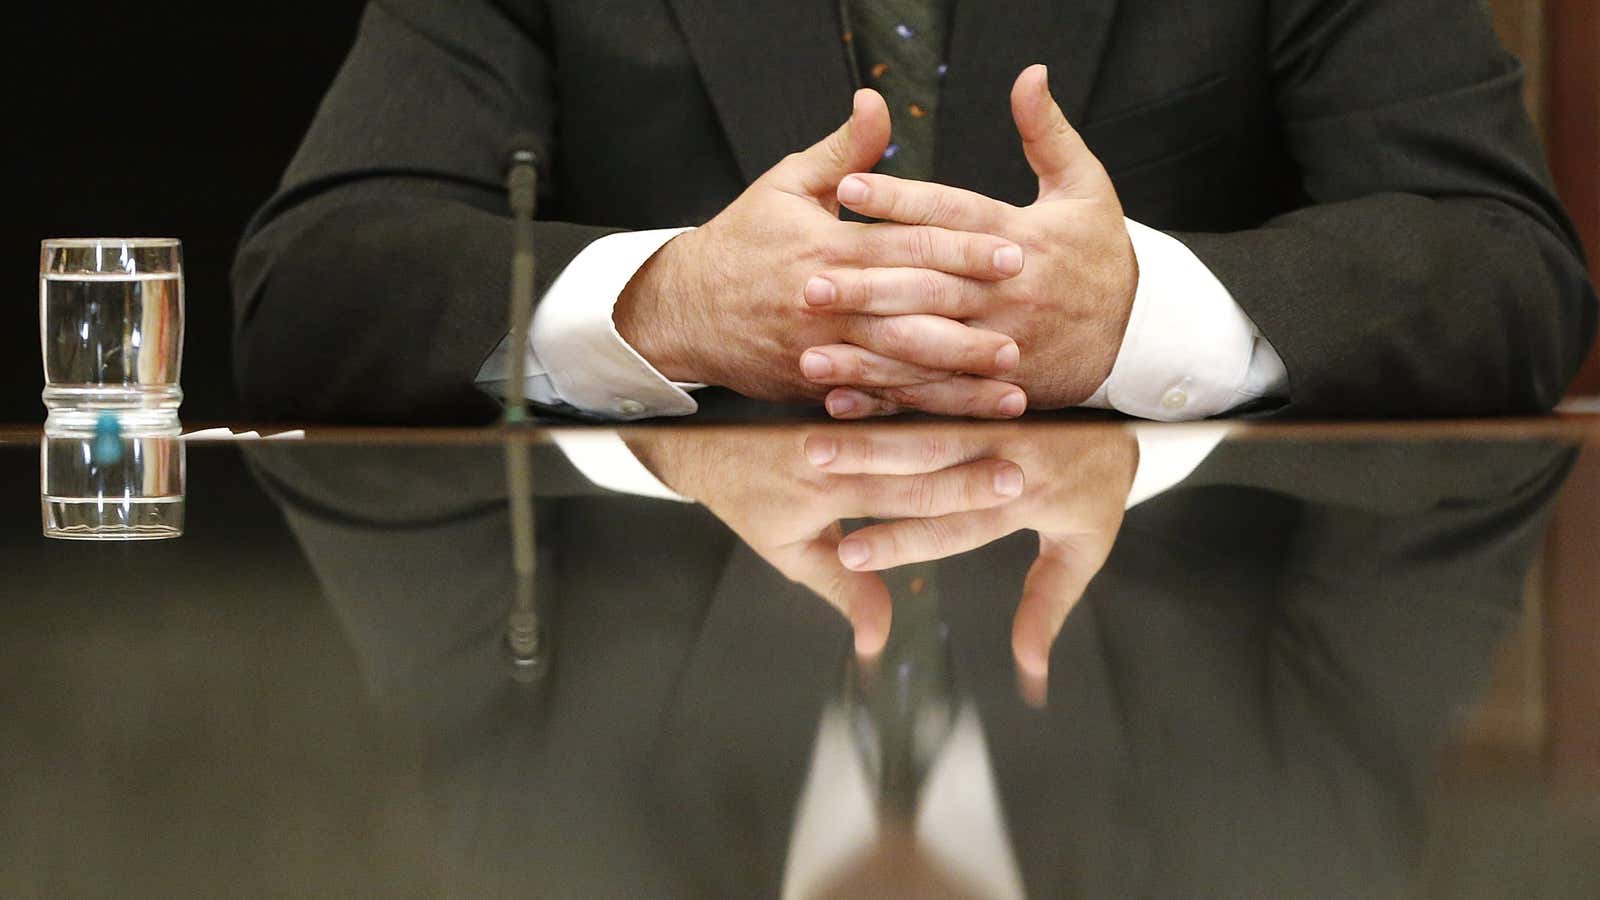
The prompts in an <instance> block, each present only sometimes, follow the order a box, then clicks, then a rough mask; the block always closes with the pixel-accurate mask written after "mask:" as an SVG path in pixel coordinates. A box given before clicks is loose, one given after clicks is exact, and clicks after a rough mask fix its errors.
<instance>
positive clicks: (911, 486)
mask: <svg viewBox="0 0 1600 900" xmlns="http://www.w3.org/2000/svg"><path fill="white" fill-rule="evenodd" d="M905 502H906V509H907V510H909V511H910V515H915V516H926V515H931V514H932V513H933V510H934V508H935V507H936V506H937V505H938V488H937V487H936V486H935V484H934V481H933V479H932V478H929V477H926V476H918V477H916V478H912V479H910V480H909V483H908V484H907V485H906V496H905Z"/></svg>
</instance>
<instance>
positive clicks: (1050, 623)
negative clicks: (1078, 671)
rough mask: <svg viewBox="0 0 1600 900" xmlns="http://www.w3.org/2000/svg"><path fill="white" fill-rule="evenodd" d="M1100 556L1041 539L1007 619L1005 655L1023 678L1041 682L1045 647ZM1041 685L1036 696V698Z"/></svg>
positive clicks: (1045, 673)
mask: <svg viewBox="0 0 1600 900" xmlns="http://www.w3.org/2000/svg"><path fill="white" fill-rule="evenodd" d="M1104 563H1105V555H1104V554H1100V553H1085V552H1082V551H1079V550H1076V549H1074V548H1071V547H1064V546H1052V545H1051V542H1050V541H1049V540H1047V539H1041V540H1040V545H1039V558H1038V559H1036V560H1034V563H1033V566H1032V567H1030V568H1029V569H1028V577H1027V579H1026V580H1024V581H1023V584H1022V602H1020V603H1018V604H1017V613H1016V617H1015V619H1013V620H1012V623H1011V653H1012V655H1013V656H1014V657H1015V658H1016V663H1017V671H1018V673H1019V674H1020V675H1021V676H1022V677H1023V678H1024V679H1025V680H1027V681H1030V682H1034V683H1037V684H1039V685H1042V684H1044V683H1045V682H1046V679H1047V678H1048V676H1049V674H1050V648H1051V647H1052V646H1053V645H1054V644H1055V641H1056V635H1058V634H1060V633H1061V626H1062V625H1063V624H1064V623H1065V622H1066V621H1067V614H1068V613H1070V612H1072V608H1073V607H1074V606H1077V605H1078V601H1079V600H1081V599H1082V598H1083V592H1084V590H1086V589H1087V588H1088V586H1089V582H1090V581H1091V580H1092V579H1093V578H1094V576H1095V573H1097V572H1099V571H1100V567H1101V566H1102V565H1104ZM1042 693H1043V692H1042V688H1041V690H1040V694H1041V696H1042Z"/></svg>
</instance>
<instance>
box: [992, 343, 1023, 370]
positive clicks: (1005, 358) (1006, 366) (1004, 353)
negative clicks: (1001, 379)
mask: <svg viewBox="0 0 1600 900" xmlns="http://www.w3.org/2000/svg"><path fill="white" fill-rule="evenodd" d="M1019 362H1022V351H1021V350H1018V349H1017V345H1016V344H1007V345H1005V346H1004V347H1001V348H1000V350H999V351H998V352H996V353H995V355H994V367H995V368H996V369H999V370H1000V371H1002V372H1009V371H1011V370H1012V369H1015V368H1016V367H1017V363H1019Z"/></svg>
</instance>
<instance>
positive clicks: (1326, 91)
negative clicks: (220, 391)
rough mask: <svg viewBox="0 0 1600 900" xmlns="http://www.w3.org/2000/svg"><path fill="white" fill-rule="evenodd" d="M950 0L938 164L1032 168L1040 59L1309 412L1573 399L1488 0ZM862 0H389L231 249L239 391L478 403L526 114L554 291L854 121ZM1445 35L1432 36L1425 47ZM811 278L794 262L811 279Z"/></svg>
mask: <svg viewBox="0 0 1600 900" xmlns="http://www.w3.org/2000/svg"><path fill="white" fill-rule="evenodd" d="M992 7H993V4H992V3H990V2H987V0H955V2H954V4H953V8H954V12H953V15H952V21H951V27H950V32H949V33H950V52H949V64H950V68H949V72H948V75H947V76H946V77H945V78H944V79H943V81H942V82H941V84H940V101H939V112H938V115H939V120H938V121H939V123H940V127H939V129H938V135H937V140H936V144H935V151H936V157H935V159H934V176H935V180H937V181H940V182H944V183H948V184H954V185H957V186H959V187H964V188H970V189H972V190H976V191H979V192H981V193H984V194H986V195H988V196H991V197H996V198H998V199H1001V200H1004V201H1006V202H1010V203H1017V204H1025V203H1029V202H1031V201H1032V200H1033V198H1034V196H1035V194H1036V189H1037V180H1036V178H1035V176H1034V175H1033V173H1032V172H1031V171H1030V170H1029V169H1028V166H1027V163H1026V162H1025V160H1024V158H1023V156H1022V153H1021V152H1020V150H1019V147H1018V138H1017V134H1016V130H1015V127H1014V126H1013V124H1012V122H1011V118H1010V104H1009V102H1008V99H1007V94H1008V91H1009V89H1010V86H1011V83H1012V80H1013V79H1014V78H1015V77H1016V75H1017V73H1018V72H1020V71H1021V70H1022V69H1023V67H1024V66H1027V65H1029V64H1031V63H1046V64H1048V65H1049V67H1050V74H1051V84H1052V86H1053V89H1054V91H1055V92H1056V94H1057V96H1058V97H1059V99H1060V100H1061V103H1062V106H1063V108H1064V110H1065V112H1066V114H1067V115H1068V117H1069V118H1070V119H1071V120H1072V121H1073V122H1074V123H1077V124H1079V125H1081V126H1082V133H1083V137H1084V140H1085V141H1086V142H1087V144H1088V146H1089V147H1090V149H1092V150H1093V151H1094V152H1095V153H1096V154H1097V155H1098V156H1099V158H1100V159H1101V161H1102V162H1104V163H1105V165H1106V168H1107V170H1108V171H1109V172H1110V173H1111V177H1112V180H1113V182H1114V183H1115V185H1116V188H1117V191H1118V194H1119V196H1120V197H1121V200H1122V204H1123V206H1124V208H1125V209H1126V211H1127V214H1128V215H1129V216H1130V217H1131V218H1133V219H1135V220H1138V221H1140V222H1142V223H1144V224H1146V225H1149V226H1151V227H1153V228H1158V229H1162V230H1169V231H1174V232H1178V233H1179V237H1180V238H1181V240H1183V242H1184V243H1185V244H1187V245H1188V246H1189V247H1190V249H1192V250H1193V251H1194V253H1195V255H1196V256H1197V257H1198V258H1199V259H1200V260H1201V261H1202V262H1203V263H1205V265H1206V266H1207V267H1209V268H1210V269H1211V270H1212V271H1213V272H1215V273H1216V274H1217V276H1218V278H1219V279H1220V280H1221V281H1222V283H1223V284H1224V285H1225V286H1226V287H1227V288H1228V290H1229V291H1230V293H1231V294H1232V295H1233V296H1234V298H1235V299H1236V300H1237V301H1238V302H1239V305H1240V306H1241V307H1242V308H1243V309H1244V311H1245V312H1246V313H1247V314H1248V315H1249V317H1250V319H1251V321H1253V322H1254V323H1255V324H1256V325H1257V326H1258V327H1259V328H1260V330H1261V332H1262V334H1263V335H1264V336H1265V337H1266V338H1267V340H1268V341H1269V342H1270V343H1271V344H1272V346H1273V347H1274V348H1275V349H1276V350H1277V351H1278V352H1279V354H1280V355H1281V356H1282V358H1283V361H1284V362H1285V363H1286V364H1287V366H1288V370H1289V374H1290V378H1291V397H1292V402H1293V406H1294V409H1295V411H1297V412H1300V413H1302V414H1323V415H1326V414H1344V415H1349V414H1352V413H1387V414H1394V413H1416V412H1429V413H1461V412H1477V413H1488V412H1494V411H1501V410H1508V409H1529V408H1531V407H1535V406H1545V407H1548V406H1549V405H1550V404H1553V403H1554V402H1555V400H1556V399H1558V398H1559V397H1560V395H1561V393H1562V391H1563V390H1564V388H1565V384H1566V381H1567V379H1568V378H1569V377H1570V375H1571V373H1572V372H1573V371H1574V370H1575V369H1576V367H1577V365H1578V363H1579V361H1580V360H1581V358H1582V356H1583V353H1584V350H1585V348H1586V347H1587V346H1588V343H1589V338H1590V336H1591V334H1592V331H1593V316H1594V313H1593V309H1592V304H1593V294H1592V291H1591V290H1590V288H1589V287H1588V285H1587V282H1586V277H1585V275H1584V271H1583V265H1582V262H1581V260H1580V259H1579V254H1578V252H1577V250H1576V249H1575V248H1576V246H1577V244H1576V240H1575V238H1574V236H1573V234H1572V232H1571V226H1570V225H1569V224H1568V223H1567V221H1566V218H1565V216H1564V214H1563V213H1562V212H1561V210H1560V206H1559V204H1558V202H1557V201H1556V199H1555V196H1554V194H1553V192H1552V191H1551V189H1550V187H1549V185H1548V176H1547V175H1546V174H1545V172H1544V164H1543V161H1542V157H1541V154H1540V152H1539V148H1538V145H1537V142H1536V140H1535V139H1534V136H1533V133H1532V129H1531V128H1530V126H1529V124H1528V122H1527V117H1526V115H1525V114H1524V112H1523V110H1522V106H1521V95H1520V91H1519V87H1520V81H1521V79H1520V73H1519V72H1518V70H1517V68H1516V65H1515V63H1514V61H1513V60H1512V59H1511V58H1510V56H1509V55H1508V54H1506V53H1505V51H1504V50H1503V49H1502V48H1501V47H1500V45H1499V44H1498V43H1497V42H1496V40H1495V38H1494V35H1493V33H1492V31H1491V29H1490V27H1489V22H1488V19H1487V17H1486V16H1485V15H1484V12H1483V10H1482V9H1481V8H1478V7H1479V4H1478V3H1476V2H1473V0H1405V2H1403V3H1399V2H1397V3H1348V2H1347V3H1332V2H1327V0H1271V2H1268V0H1026V2H1011V3H1007V4H1005V7H1004V13H1003V14H996V13H995V12H994V11H993V10H992ZM837 9H838V0H739V2H728V0H602V2H596V0H545V2H541V3H510V2H505V0H454V2H451V3H438V2H432V0H377V2H374V3H372V4H371V5H370V6H369V8H368V11H367V13H366V15H365V17H364V18H363V20H362V26H361V32H360V35H359V36H358V38H357V41H356V46H355V48H354V49H353V50H352V52H351V56H350V58H349V60H348V61H347V62H346V64H345V66H344V68H343V70H342V71H341V73H340V75H339V77H338V79H337V80H336V82H335V83H334V85H333V87H332V88H331V89H330V91H329V94H328V97H327V99H326V100H325V101H324V103H323V105H322V108H321V110H320V111H319V113H318V115H317V118H316V121H315V122H314V123H313V124H312V127H311V130H310V133H309V134H308V135H307V137H306V139H305V142H304V144H303V145H302V146H301V149H300V152H299V153H298V154H297V156H296V158H295V160H294V162H293V164H291V166H290V167H289V171H288V172H287V173H286V174H285V176H284V180H283V184H282V185H281V187H280V189H279V191H278V193H277V194H276V195H275V196H274V197H273V198H272V199H271V200H270V201H268V203H267V204H266V206H265V207H264V208H263V210H262V211H261V213H260V214H259V215H258V217H257V219H256V221H255V222H254V223H253V224H252V227H251V231H250V234H249V235H248V236H247V237H246V240H245V242H244V244H243V245H242V247H241V248H240V253H239V258H238V262H237V265H236V267H235V271H234V292H235V297H236V314H237V315H236V318H237V322H238V339H237V344H236V357H237V359H238V361H239V362H238V366H239V384H240V388H241V393H242V394H243V397H244V399H245V401H246V403H247V404H248V405H249V406H250V407H251V409H252V411H254V412H257V413H263V414H274V415H280V416H285V417H292V418H306V417H320V418H333V419H340V420H350V419H354V418H361V419H368V420H370V419H379V420H391V421H392V420H419V419H432V420H437V419H455V420H462V419H472V418H478V419H482V418H487V417H488V416H489V415H490V414H491V413H492V411H493V409H494V404H493V403H492V402H491V400H490V398H488V397H486V396H484V395H482V394H481V393H479V392H478V391H477V390H476V389H475V388H474V386H473V377H474V375H475V373H477V371H478V369H479V367H480V365H481V364H482V363H483V361H484V358H485V357H486V356H488V355H489V353H490V351H491V350H492V349H493V348H494V347H495V346H496V345H497V344H498V343H499V342H500V340H501V339H502V338H503V337H504V335H505V297H506V295H507V286H508V280H509V275H508V268H509V266H508V264H507V261H508V259H509V252H510V245H511V235H510V228H509V225H508V222H507V218H506V216H507V209H506V203H505V199H504V192H503V190H502V187H501V185H502V183H503V181H502V173H501V168H502V165H503V157H504V144H505V142H506V140H507V139H508V137H509V136H510V135H512V134H513V133H515V132H516V131H518V130H519V129H527V130H531V131H533V132H535V133H537V134H538V135H539V136H540V137H541V139H543V140H544V141H545V142H546V144H547V145H548V147H549V150H550V154H549V155H550V157H551V159H552V164H551V166H550V171H549V172H548V173H547V176H546V177H545V179H544V181H543V186H544V187H545V188H546V189H547V196H546V197H545V198H544V200H543V201H542V204H541V215H542V216H543V217H544V218H545V219H547V220H548V221H541V222H539V223H537V231H536V241H537V246H538V252H539V257H540V277H541V284H540V287H541V292H542V288H544V287H546V286H548V284H549V283H550V281H551V280H552V279H553V278H554V277H555V276H556V275H557V274H558V273H559V272H560V271H561V270H562V269H563V268H565V267H566V266H567V264H568V263H569V262H570V261H571V260H572V259H573V258H574V257H575V256H576V255H577V254H578V253H579V252H581V251H582V250H583V249H584V248H585V247H586V246H587V245H588V244H590V243H591V242H593V241H595V240H596V239H598V238H599V237H601V236H603V235H605V234H608V233H610V232H612V231H615V230H617V229H648V228H662V227H669V226H677V225H694V224H700V223H703V222H705V221H706V220H707V219H709V218H710V217H711V216H712V215H714V214H715V213H716V212H717V211H719V210H721V209H722V208H724V207H725V206H727V204H728V203H729V202H731V201H732V200H733V199H734V198H735V197H736V196H738V194H739V192H740V191H741V190H743V189H744V187H745V186H747V185H748V184H750V182H751V181H753V180H754V179H755V178H756V177H757V176H759V175H760V174H761V173H762V172H763V171H765V170H766V169H768V168H769V167H771V166H772V165H773V164H774V163H776V162H777V161H778V160H779V159H780V158H781V157H782V156H783V155H784V154H785V153H788V152H791V151H795V150H799V149H801V148H802V147H804V146H806V145H807V144H810V143H811V142H813V141H816V140H818V139H820V138H821V137H822V136H823V135H825V134H827V133H828V132H830V131H832V130H833V129H834V128H836V127H837V126H838V125H839V123H840V122H841V121H842V120H843V119H844V117H845V114H846V112H847V110H848V109H849V105H850V103H849V97H850V91H851V87H852V83H851V79H850V71H849V63H848V58H847V49H846V47H845V45H844V44H843V43H842V41H841V40H840V37H841V28H840V25H839V21H838V17H837V15H836V10H837ZM1422 60H1425V61H1426V64H1425V65H1423V64H1420V62H1419V61H1422ZM794 290H795V295H796V297H797V298H798V296H799V290H800V286H799V285H798V284H797V285H795V286H794Z"/></svg>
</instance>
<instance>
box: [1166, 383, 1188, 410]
mask: <svg viewBox="0 0 1600 900" xmlns="http://www.w3.org/2000/svg"><path fill="white" fill-rule="evenodd" d="M1188 404H1189V395H1188V393H1186V392H1185V391H1184V390H1183V388H1172V389H1171V390H1169V391H1167V392H1166V393H1165V394H1162V395H1161V405H1162V406H1163V407H1165V408H1166V409H1183V408H1184V407H1185V406H1187V405H1188Z"/></svg>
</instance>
